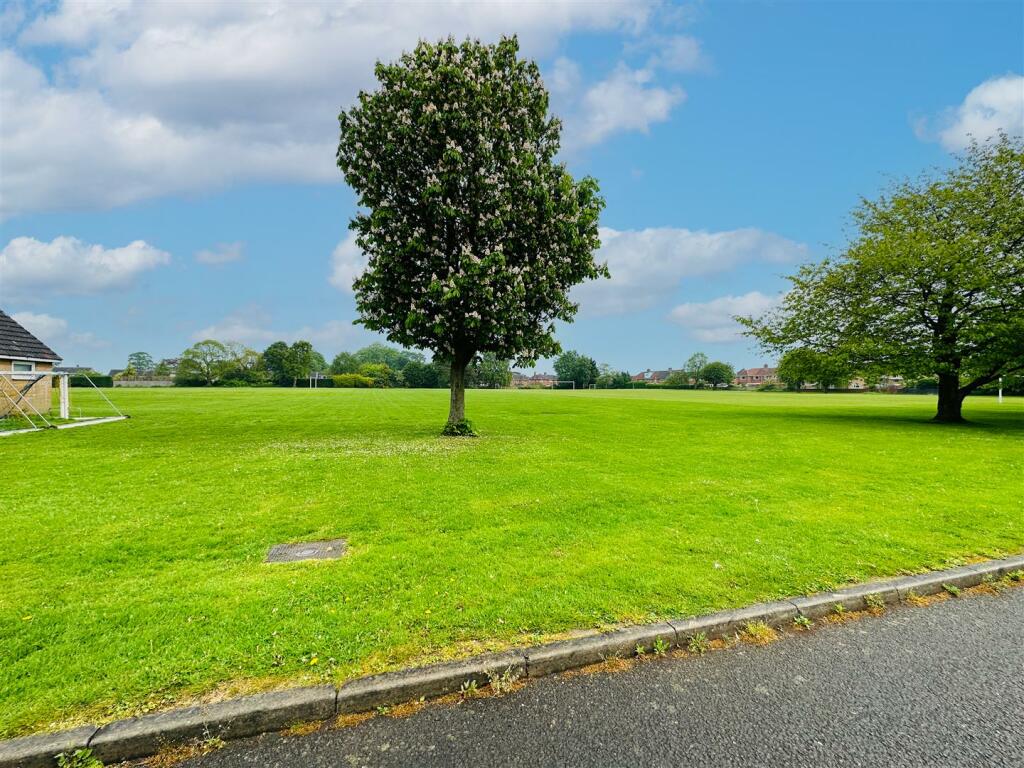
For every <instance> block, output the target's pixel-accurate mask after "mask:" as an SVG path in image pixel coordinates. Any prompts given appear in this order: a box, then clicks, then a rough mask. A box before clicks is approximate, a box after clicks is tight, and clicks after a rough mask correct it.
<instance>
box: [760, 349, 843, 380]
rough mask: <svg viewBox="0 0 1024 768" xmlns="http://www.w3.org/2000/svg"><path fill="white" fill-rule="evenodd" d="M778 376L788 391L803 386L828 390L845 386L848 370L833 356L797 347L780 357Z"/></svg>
mask: <svg viewBox="0 0 1024 768" xmlns="http://www.w3.org/2000/svg"><path fill="white" fill-rule="evenodd" d="M778 376H779V380H780V381H781V382H783V383H784V384H785V385H786V386H787V387H789V388H790V389H800V388H801V387H802V386H803V385H804V384H817V385H818V388H819V389H830V388H832V387H843V386H845V385H846V384H847V383H848V382H849V380H850V370H849V367H848V366H847V365H846V363H845V361H844V360H842V359H841V358H839V357H836V356H835V355H826V354H823V353H821V352H815V351H814V350H813V349H808V348H807V347H797V348H796V349H791V350H789V351H788V352H786V353H785V354H783V355H782V358H781V359H780V360H779V372H778Z"/></svg>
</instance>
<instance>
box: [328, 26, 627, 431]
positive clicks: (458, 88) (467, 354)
mask: <svg viewBox="0 0 1024 768" xmlns="http://www.w3.org/2000/svg"><path fill="white" fill-rule="evenodd" d="M518 50H519V45H518V42H517V40H516V39H515V38H504V39H502V40H501V41H500V42H499V43H498V44H497V45H483V44H481V43H479V42H477V41H470V40H467V41H466V42H463V43H461V44H460V43H456V42H455V41H454V40H452V39H450V38H449V39H448V40H445V41H441V42H439V43H437V44H430V43H426V42H421V43H420V44H419V45H418V46H417V47H416V49H415V50H414V51H413V52H412V53H406V54H404V55H403V56H402V57H401V58H400V59H399V60H398V61H397V62H396V63H393V64H378V65H377V68H376V76H377V80H378V81H379V87H378V88H377V90H375V91H373V92H371V93H366V92H362V93H360V94H359V98H358V101H357V103H356V104H355V105H354V106H353V107H352V108H351V109H349V110H348V111H346V112H342V114H341V115H340V116H339V121H340V125H341V139H340V142H339V145H338V166H339V167H340V168H341V170H342V171H343V172H344V174H345V179H346V180H347V181H348V183H349V185H350V186H351V187H352V188H353V189H354V190H355V191H356V193H357V195H358V199H359V206H360V211H359V212H358V213H357V214H356V216H355V217H354V218H353V219H352V221H351V224H350V227H351V228H352V229H353V230H354V231H355V233H356V241H357V243H358V245H359V247H360V248H361V249H362V251H363V252H364V253H365V254H366V257H367V268H366V270H365V271H364V272H363V274H362V275H360V276H359V277H358V278H357V279H356V280H355V282H354V284H353V288H354V290H355V293H356V305H357V307H358V310H359V314H360V320H359V322H361V323H362V324H363V325H365V326H366V327H367V328H370V329H373V330H378V331H383V332H385V333H386V334H387V337H388V338H389V339H390V340H392V341H394V342H396V343H399V344H402V345H405V346H408V347H419V348H424V349H430V350H432V351H433V352H434V353H435V354H436V355H438V356H441V357H443V358H444V359H446V360H448V361H449V362H450V364H451V408H450V411H449V414H448V423H447V425H446V427H445V434H471V433H472V428H471V427H470V425H469V423H468V422H467V421H466V418H465V372H466V366H467V365H468V364H469V363H470V362H471V361H472V360H473V359H474V358H476V357H477V356H479V355H482V354H483V353H485V352H492V353H494V354H495V355H496V356H497V357H499V358H500V359H505V360H515V361H516V362H517V363H518V364H520V365H522V364H527V363H530V362H533V361H535V360H537V359H538V358H539V357H547V356H550V355H554V354H556V353H557V352H558V351H559V345H558V343H557V342H556V341H555V339H554V336H553V334H554V322H555V321H556V320H562V321H571V320H572V318H573V317H574V315H575V314H576V310H577V309H578V307H577V305H576V304H574V303H573V302H572V301H570V299H569V296H568V293H569V289H570V288H572V286H574V285H576V284H577V283H580V282H582V281H584V280H587V279H593V278H597V277H601V276H607V275H608V270H607V267H605V266H603V265H599V264H597V263H595V261H594V256H593V254H594V251H595V250H596V249H597V247H598V246H599V244H600V242H599V239H598V216H599V214H600V211H601V208H602V207H603V205H604V201H603V200H602V198H601V197H600V194H599V192H598V186H597V182H596V181H595V180H594V179H592V178H589V177H586V178H583V179H581V180H580V181H575V180H574V179H573V178H572V176H571V175H570V174H569V173H568V172H567V171H566V169H565V167H564V165H563V164H561V163H557V162H555V159H554V158H555V154H556V153H557V152H558V147H559V134H560V131H561V124H560V122H559V121H558V120H557V119H556V118H554V117H552V116H550V115H549V114H548V94H547V91H546V90H545V88H544V84H543V82H542V81H541V77H540V72H539V70H538V68H537V65H536V64H535V63H533V62H531V61H524V60H521V59H519V58H518V55H517V54H518Z"/></svg>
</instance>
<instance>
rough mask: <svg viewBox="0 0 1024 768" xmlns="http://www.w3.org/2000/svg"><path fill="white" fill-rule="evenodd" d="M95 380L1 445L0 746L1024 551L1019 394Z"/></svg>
mask: <svg viewBox="0 0 1024 768" xmlns="http://www.w3.org/2000/svg"><path fill="white" fill-rule="evenodd" d="M113 395H114V396H115V399H116V401H117V402H118V404H119V405H121V406H123V407H124V408H125V409H126V410H127V411H128V412H130V413H131V414H132V416H133V418H132V419H131V420H130V421H126V422H120V423H116V424H106V425H101V426H95V427H87V428H83V429H76V430H68V431H63V432H45V433H34V434H28V435H20V436H16V437H9V438H3V439H2V440H0V467H2V468H3V470H2V471H3V482H2V494H3V496H2V499H3V500H2V502H0V504H2V507H3V521H4V544H3V547H0V579H2V580H3V584H4V585H5V589H4V590H3V592H2V596H0V735H5V736H11V735H15V734H18V733H22V732H28V731H32V730H38V729H42V728H50V727H57V726H59V725H67V724H70V723H73V722H78V721H82V720H86V719H93V720H95V719H101V720H102V719H104V718H110V717H114V716H123V715H127V714H135V713H138V712H140V711H143V710H145V709H146V708H151V707H157V706H166V705H168V704H171V703H173V702H176V701H180V700H182V699H183V698H186V697H189V696H195V695H203V694H206V693H209V692H211V691H213V690H215V689H219V690H222V691H223V690H239V689H251V688H254V687H259V686H265V685H268V684H279V683H282V682H285V681H289V680H300V679H303V680H306V679H329V680H334V681H338V680H342V679H344V678H346V677H350V676H352V675H355V674H359V673H362V672H368V671H375V670H380V669H384V668H388V667H393V666H396V665H401V664H406V663H410V662H416V661H424V660H427V659H431V658H438V657H443V656H448V655H453V654H457V653H470V652H475V651H479V650H483V649H485V648H488V647H497V646H500V645H502V644H508V643H512V642H525V641H529V640H531V639H536V638H537V637H539V636H543V635H548V634H553V633H558V632H563V631H566V630H570V629H574V628H581V627H582V628H585V627H595V626H603V625H607V624H611V623H616V622H622V621H637V620H646V619H649V618H653V617H663V616H678V615H684V614H693V613H700V612H705V611H710V610H715V609H720V608H724V607H728V606H736V605H741V604H746V603H750V602H754V601H757V600H763V599H770V598H773V597H777V596H782V595H790V594H794V593H799V592H805V591H812V590H817V589H822V588H828V587H831V586H835V585H837V584H840V583H842V582H845V581H848V580H852V579H864V578H869V577H873V576H880V575H886V574H894V573H897V572H899V571H901V570H908V569H910V570H913V569H920V568H924V567H932V566H942V565H946V564H949V563H953V562H958V561H959V560H961V559H963V558H967V557H971V556H991V555H1000V554H1004V553H1007V552H1017V551H1020V550H1021V549H1024V501H1022V494H1021V479H1022V477H1024V402H1022V401H1021V400H1019V399H1010V400H1008V401H1007V402H1006V403H1004V404H1003V405H1001V406H1000V405H998V404H997V403H995V402H994V400H992V399H981V398H975V399H971V400H969V401H968V403H967V405H966V408H965V413H966V416H967V417H968V418H969V419H971V420H972V422H973V423H972V424H971V425H968V426H963V427H949V426H938V425H934V424H931V423H929V422H928V419H929V418H930V416H931V415H932V413H933V411H934V400H933V399H932V398H927V397H912V396H884V395H866V394H862V395H820V394H796V395H790V394H768V393H712V392H651V391H636V392H630V391H623V392H550V391H536V392H490V391H473V392H470V393H469V396H468V408H469V415H470V417H471V418H472V419H473V420H474V423H475V424H476V426H477V428H478V429H479V431H480V432H481V434H482V437H480V438H479V439H470V440H457V439H454V440H453V439H447V440H446V439H442V438H439V437H437V436H436V435H437V432H438V430H439V428H440V426H441V424H442V422H443V420H444V417H445V414H446V408H447V393H446V392H443V391H409V390H396V391H384V390H319V391H309V390H271V389H266V390H209V391H206V390H147V391H137V390H136V391H127V390H115V391H114V392H113ZM337 537H346V538H347V539H348V541H349V545H350V554H349V555H348V556H347V557H346V558H344V559H342V560H337V561H322V562H308V563H296V564H287V565H266V564H264V563H263V562H262V560H263V557H264V556H265V554H266V552H267V550H268V548H269V547H270V546H271V545H272V544H276V543H279V542H286V541H303V540H312V539H328V538H337ZM226 686H230V687H226Z"/></svg>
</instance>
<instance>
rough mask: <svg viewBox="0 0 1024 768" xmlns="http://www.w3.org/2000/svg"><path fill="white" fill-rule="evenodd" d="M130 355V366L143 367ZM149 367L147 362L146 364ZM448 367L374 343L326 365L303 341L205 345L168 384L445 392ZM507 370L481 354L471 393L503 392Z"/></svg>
mask: <svg viewBox="0 0 1024 768" xmlns="http://www.w3.org/2000/svg"><path fill="white" fill-rule="evenodd" d="M140 355H145V356H146V357H147V358H149V356H148V355H146V353H144V352H142V353H133V355H132V356H131V358H130V359H129V367H131V363H132V358H135V362H136V364H141V363H142V362H143V361H142V360H141V358H138V357H137V356H140ZM149 360H150V363H151V361H152V358H149ZM450 370H451V363H450V362H449V361H447V360H444V359H439V358H438V357H436V356H435V357H434V358H433V359H432V360H429V361H428V360H427V359H426V357H425V356H424V355H423V354H422V353H421V352H416V351H412V350H408V349H401V348H399V347H392V346H388V345H387V344H381V343H379V342H377V343H373V344H370V345H368V346H366V347H363V348H362V349H359V350H357V351H355V352H339V353H338V354H337V355H335V357H334V359H333V360H332V361H331V362H330V363H329V364H328V362H327V360H326V359H325V358H324V356H323V355H322V354H320V353H319V352H318V351H317V350H316V349H315V348H314V347H313V345H312V343H310V342H309V341H305V340H300V341H295V342H293V343H292V344H288V343H287V342H284V341H275V342H274V343H273V344H271V345H270V346H268V347H267V348H266V349H264V350H263V351H262V352H258V351H256V350H254V349H250V348H249V347H246V346H244V345H242V344H237V343H235V342H221V341H217V340H215V339H206V340H204V341H200V342H197V343H196V344H193V345H192V346H191V347H189V348H188V349H186V350H185V351H184V352H182V353H181V357H180V359H179V360H178V365H177V370H176V371H175V372H174V383H175V384H177V385H178V386H183V387H212V386H221V387H245V386H251V387H258V386H279V387H297V386H304V387H305V386H308V385H309V381H310V380H311V378H312V377H314V376H316V377H317V386H320V387H366V388H369V387H411V388H417V389H437V388H447V387H448V385H449V378H448V377H449V375H450ZM511 382H512V368H511V364H510V362H509V361H507V360H498V359H497V358H496V357H495V356H494V355H493V354H489V353H488V354H484V355H483V356H481V357H478V358H477V359H476V360H475V361H473V362H472V363H471V364H470V365H469V366H468V368H467V371H466V383H467V386H471V387H507V386H508V385H509V384H511Z"/></svg>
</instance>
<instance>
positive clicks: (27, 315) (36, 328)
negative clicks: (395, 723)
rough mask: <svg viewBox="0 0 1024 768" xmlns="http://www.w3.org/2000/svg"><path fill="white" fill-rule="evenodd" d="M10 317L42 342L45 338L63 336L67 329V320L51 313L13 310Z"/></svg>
mask: <svg viewBox="0 0 1024 768" xmlns="http://www.w3.org/2000/svg"><path fill="white" fill-rule="evenodd" d="M11 317H13V318H14V320H15V322H17V323H19V324H20V325H22V326H24V327H25V328H27V329H28V331H29V332H30V333H32V334H33V335H34V336H37V337H38V338H40V339H41V340H42V341H43V342H44V343H45V341H46V340H47V339H53V338H55V337H57V336H63V335H64V334H65V333H67V330H68V322H67V320H63V319H61V318H59V317H54V316H53V315H45V314H41V313H38V314H37V313H35V312H15V313H13V314H12V315H11Z"/></svg>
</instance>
